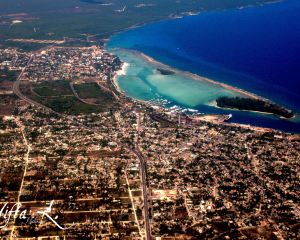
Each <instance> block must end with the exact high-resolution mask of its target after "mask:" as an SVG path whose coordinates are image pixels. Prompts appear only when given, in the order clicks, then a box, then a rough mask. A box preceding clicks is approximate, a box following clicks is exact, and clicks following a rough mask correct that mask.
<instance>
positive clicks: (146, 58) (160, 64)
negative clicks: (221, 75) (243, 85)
mask: <svg viewBox="0 0 300 240" xmlns="http://www.w3.org/2000/svg"><path fill="white" fill-rule="evenodd" d="M127 51H130V52H133V53H135V54H137V55H139V56H141V57H142V58H143V59H145V60H146V61H148V62H150V63H152V64H154V65H156V66H158V67H161V68H164V69H167V70H170V71H173V72H174V73H176V74H179V75H183V76H187V77H189V78H192V79H194V80H197V81H204V82H208V83H210V84H213V85H217V86H220V87H223V88H225V89H228V90H230V91H233V92H236V93H238V94H240V95H242V96H244V97H250V98H254V99H261V100H264V101H270V100H268V99H266V98H263V97H261V96H258V95H256V94H254V93H251V92H248V91H245V90H243V89H240V88H237V87H234V86H231V85H228V84H226V83H221V82H218V81H215V80H212V79H209V78H205V77H202V76H199V75H197V74H193V73H191V72H186V71H181V70H178V69H176V68H172V67H170V66H168V65H166V64H163V63H161V62H158V61H156V60H155V59H153V58H151V57H149V56H148V55H146V54H144V53H141V52H138V51H135V50H132V51H131V50H127Z"/></svg>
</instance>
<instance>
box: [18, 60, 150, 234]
mask: <svg viewBox="0 0 300 240" xmlns="http://www.w3.org/2000/svg"><path fill="white" fill-rule="evenodd" d="M33 59H34V54H32V55H31V57H30V59H29V61H28V63H27V65H26V66H25V67H24V68H23V70H22V71H21V73H20V75H19V77H18V78H17V80H16V82H15V83H14V85H13V92H14V93H15V94H16V95H17V96H18V97H19V98H20V99H22V100H24V101H26V102H28V103H29V104H32V105H34V106H37V107H40V108H43V109H45V110H47V111H48V112H50V113H53V114H56V115H58V116H60V117H62V118H66V119H68V120H72V121H76V120H75V119H73V118H71V117H69V116H67V115H64V114H61V113H58V112H56V111H54V110H52V109H51V108H48V107H47V106H45V105H43V104H40V103H38V102H36V101H34V100H32V99H30V98H28V97H26V96H25V95H24V94H23V93H22V92H21V91H20V83H21V79H22V76H23V74H24V72H25V70H26V68H27V67H28V66H29V65H30V63H31V62H32V61H33ZM76 122H77V121H76ZM77 123H78V124H80V125H81V126H82V127H84V128H86V129H88V130H92V131H94V129H91V128H89V127H87V126H85V125H83V124H82V123H80V122H77ZM139 125H140V116H138V128H137V143H136V147H135V149H132V148H130V147H128V146H124V144H122V143H120V145H121V146H124V147H125V148H127V149H128V150H130V151H131V152H133V153H134V154H135V155H136V156H137V158H138V159H139V161H140V172H141V179H142V188H143V189H142V190H143V199H144V217H145V232H146V240H151V239H152V238H151V230H150V220H149V204H148V192H147V186H146V164H145V159H144V157H143V155H142V153H141V151H140V150H139V146H138V145H139V132H140V126H139Z"/></svg>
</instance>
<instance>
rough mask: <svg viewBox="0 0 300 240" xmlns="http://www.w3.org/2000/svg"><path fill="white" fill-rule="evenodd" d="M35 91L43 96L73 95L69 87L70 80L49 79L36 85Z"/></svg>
mask: <svg viewBox="0 0 300 240" xmlns="http://www.w3.org/2000/svg"><path fill="white" fill-rule="evenodd" d="M34 92H35V93H37V94H38V95H39V96H41V97H55V96H61V95H64V96H66V95H67V96H70V95H71V96H72V95H73V93H72V91H71V89H70V87H69V82H68V81H65V80H61V81H47V82H42V83H41V84H39V85H37V86H35V87H34Z"/></svg>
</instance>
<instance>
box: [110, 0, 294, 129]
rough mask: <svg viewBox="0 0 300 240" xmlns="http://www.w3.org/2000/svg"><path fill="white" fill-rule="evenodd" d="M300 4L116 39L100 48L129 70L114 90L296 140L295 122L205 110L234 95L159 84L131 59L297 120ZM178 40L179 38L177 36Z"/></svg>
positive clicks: (149, 28) (178, 82) (169, 24)
mask: <svg viewBox="0 0 300 240" xmlns="http://www.w3.org/2000/svg"><path fill="white" fill-rule="evenodd" d="M299 12H300V2H299V1H297V0H287V1H284V2H282V3H276V4H269V5H266V6H263V7H257V8H248V9H243V10H238V9H234V10H227V11H221V12H210V13H204V14H201V15H199V16H193V17H186V18H183V19H176V20H167V21H162V22H158V23H154V24H149V25H146V26H143V27H140V28H137V29H133V30H130V31H127V32H124V33H120V34H117V35H115V36H114V37H113V38H112V39H111V40H110V42H109V43H108V44H107V48H108V49H109V50H111V51H115V53H116V54H117V55H119V56H120V57H121V59H122V60H123V61H125V62H129V63H130V67H129V68H128V69H127V75H126V76H121V77H119V84H120V87H121V89H122V90H123V91H124V92H125V93H126V94H127V95H129V96H131V97H134V98H137V99H142V100H148V101H151V100H164V101H165V102H167V106H168V107H172V106H174V105H176V106H180V107H182V108H193V109H197V110H198V111H199V112H203V113H226V114H228V113H231V114H233V118H232V121H233V122H238V123H244V124H251V125H257V126H262V127H272V128H276V129H280V130H284V131H290V132H300V124H299V118H298V117H297V118H296V119H292V120H284V119H280V118H278V117H275V116H272V115H266V114H259V113H251V112H242V111H229V110H222V109H218V108H215V107H212V106H211V102H213V101H214V100H215V99H216V98H218V97H219V96H224V95H225V96H234V95H237V94H236V93H234V92H232V91H229V90H226V89H224V88H222V87H220V86H216V85H212V84H208V83H207V82H201V81H195V80H193V79H192V78H191V77H188V76H186V75H184V74H176V75H169V76H164V75H161V74H160V73H159V72H157V71H156V68H157V66H156V65H153V64H150V63H149V62H147V61H145V60H144V59H143V58H141V57H140V56H139V55H138V54H134V53H129V52H128V51H126V50H122V49H123V48H125V49H133V50H138V51H141V52H143V53H145V54H147V55H149V56H151V57H153V58H155V59H157V60H158V61H160V62H163V63H165V64H167V65H170V66H172V67H175V68H177V69H180V70H183V71H189V72H192V73H195V74H198V75H201V76H204V77H208V78H210V79H213V80H217V81H220V82H224V83H227V84H230V85H232V86H237V87H239V88H242V89H245V90H247V91H250V92H253V93H256V94H258V95H261V96H263V97H266V98H269V99H271V100H273V101H274V102H277V103H279V104H282V105H284V106H286V107H288V108H291V109H293V110H294V111H295V112H297V113H299V112H300V83H299V81H300V71H299V69H300V14H299ZM183 33H184V34H183Z"/></svg>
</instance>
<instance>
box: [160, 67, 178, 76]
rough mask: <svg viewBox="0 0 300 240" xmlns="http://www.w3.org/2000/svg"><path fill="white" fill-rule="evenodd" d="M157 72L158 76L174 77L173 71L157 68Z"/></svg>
mask: <svg viewBox="0 0 300 240" xmlns="http://www.w3.org/2000/svg"><path fill="white" fill-rule="evenodd" d="M157 71H159V72H160V74H162V75H174V74H175V73H174V72H173V71H171V70H168V69H162V68H158V69H157Z"/></svg>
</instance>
